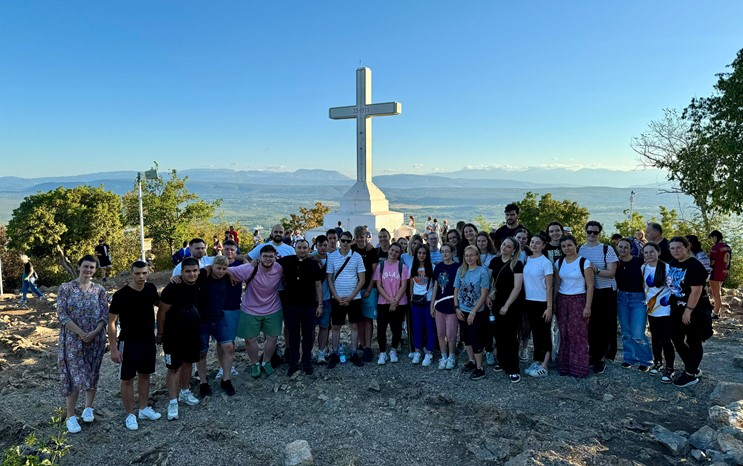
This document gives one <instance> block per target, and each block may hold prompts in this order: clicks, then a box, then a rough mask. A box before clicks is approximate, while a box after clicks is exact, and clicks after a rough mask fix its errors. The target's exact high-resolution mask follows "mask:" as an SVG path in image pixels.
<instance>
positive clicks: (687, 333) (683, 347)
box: [671, 306, 704, 374]
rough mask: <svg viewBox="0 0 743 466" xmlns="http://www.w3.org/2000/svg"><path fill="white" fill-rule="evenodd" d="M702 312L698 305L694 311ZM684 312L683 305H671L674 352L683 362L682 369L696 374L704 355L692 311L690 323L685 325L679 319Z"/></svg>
mask: <svg viewBox="0 0 743 466" xmlns="http://www.w3.org/2000/svg"><path fill="white" fill-rule="evenodd" d="M698 312H704V311H703V310H702V309H701V306H699V307H698V308H697V309H695V310H694V313H698ZM683 314H684V307H682V306H672V307H671V319H672V321H673V325H674V328H673V337H672V341H673V346H674V347H675V348H676V352H677V353H678V354H679V357H680V358H681V360H682V361H683V362H684V370H685V371H686V372H688V373H689V374H696V373H697V371H698V370H699V364H700V363H701V362H702V356H704V349H703V348H702V338H701V337H700V336H699V329H698V328H696V327H695V321H694V315H693V313H692V323H691V324H689V325H685V324H684V323H683V322H682V321H681V317H682V315H683Z"/></svg>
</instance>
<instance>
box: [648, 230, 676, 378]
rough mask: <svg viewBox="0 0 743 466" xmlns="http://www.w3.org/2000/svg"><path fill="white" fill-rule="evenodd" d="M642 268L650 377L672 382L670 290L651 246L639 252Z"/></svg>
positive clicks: (673, 353)
mask: <svg viewBox="0 0 743 466" xmlns="http://www.w3.org/2000/svg"><path fill="white" fill-rule="evenodd" d="M642 253H643V257H644V258H645V265H643V266H642V277H643V288H644V291H645V305H646V306H647V313H648V325H649V327H650V335H651V337H652V347H653V361H654V362H653V366H652V367H651V368H650V373H651V374H653V375H656V374H658V373H661V372H662V374H661V378H660V381H661V383H671V382H673V378H672V377H671V376H672V375H673V372H674V369H673V364H674V363H675V362H676V350H675V349H674V348H673V342H672V341H671V337H672V336H673V321H672V320H671V306H670V304H669V299H670V297H671V289H670V288H668V283H667V280H666V279H667V277H668V264H666V263H665V262H663V261H661V260H659V259H658V257H659V256H660V247H658V245H657V244H655V243H652V242H651V243H645V246H644V247H643V248H642Z"/></svg>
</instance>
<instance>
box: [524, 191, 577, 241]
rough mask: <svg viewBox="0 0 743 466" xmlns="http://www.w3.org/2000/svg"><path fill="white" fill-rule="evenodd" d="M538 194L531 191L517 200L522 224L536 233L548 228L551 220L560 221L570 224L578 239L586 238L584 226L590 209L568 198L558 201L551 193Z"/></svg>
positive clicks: (565, 224)
mask: <svg viewBox="0 0 743 466" xmlns="http://www.w3.org/2000/svg"><path fill="white" fill-rule="evenodd" d="M537 196H538V195H537V194H536V193H533V192H531V191H529V192H527V193H526V194H525V195H524V199H522V200H521V201H517V202H515V203H516V205H518V206H519V222H521V224H522V225H524V226H525V227H526V228H528V229H529V231H531V232H532V233H536V232H539V231H544V230H546V229H547V225H548V224H549V223H550V222H553V221H558V222H560V223H562V224H563V226H570V227H571V228H572V229H573V235H575V237H576V239H578V241H583V240H585V232H584V231H583V227H584V226H585V224H586V222H588V217H589V215H590V213H589V212H588V209H586V208H585V207H581V205H580V204H578V203H577V202H574V201H569V200H567V199H564V200H562V201H557V200H555V199H553V198H552V194H550V193H546V194H542V195H541V196H540V197H537Z"/></svg>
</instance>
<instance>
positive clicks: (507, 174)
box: [0, 168, 667, 194]
mask: <svg viewBox="0 0 743 466" xmlns="http://www.w3.org/2000/svg"><path fill="white" fill-rule="evenodd" d="M178 174H179V176H187V177H188V184H189V187H190V188H191V189H193V190H196V191H201V189H198V188H206V186H214V185H215V184H220V183H225V184H228V185H237V186H242V185H272V186H277V187H278V186H327V187H330V186H338V187H347V186H351V185H352V184H353V181H354V180H353V179H352V178H349V177H348V176H346V175H343V174H342V173H339V172H337V171H334V170H319V169H314V170H308V169H300V170H296V171H294V172H283V171H261V170H252V171H235V170H229V169H187V170H181V171H179V172H178ZM161 176H167V172H162V173H161ZM136 177H137V173H136V172H134V171H115V172H102V173H88V174H84V175H75V176H60V177H44V178H19V177H13V176H5V177H0V192H4V193H18V194H28V193H35V192H37V191H48V190H50V189H54V188H56V187H58V186H64V187H73V186H78V185H81V184H85V185H91V186H99V185H101V184H102V185H104V186H105V187H106V188H107V189H110V190H112V191H114V192H117V193H119V194H123V193H125V192H127V191H129V190H131V189H132V186H133V185H134V180H135V179H136ZM373 179H374V183H375V184H376V185H377V186H379V187H380V188H382V189H385V188H392V189H421V188H491V189H492V188H527V189H531V188H534V189H536V188H551V187H563V188H564V187H581V186H598V187H610V188H627V187H638V188H640V187H641V188H657V187H659V186H661V185H665V184H666V183H667V182H666V180H665V177H664V175H663V172H661V171H659V170H645V171H621V170H609V169H598V168H583V169H579V170H569V169H565V168H528V169H524V170H506V169H502V168H489V169H481V170H476V169H467V170H459V171H455V172H449V173H435V174H428V175H415V174H396V175H379V176H375V177H374V178H373ZM204 185H206V186H204ZM237 186H233V189H234V188H237ZM224 187H225V188H226V187H227V186H224Z"/></svg>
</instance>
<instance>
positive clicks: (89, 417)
mask: <svg viewBox="0 0 743 466" xmlns="http://www.w3.org/2000/svg"><path fill="white" fill-rule="evenodd" d="M82 417H83V422H93V421H95V416H94V415H93V408H85V409H83V416H82Z"/></svg>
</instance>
